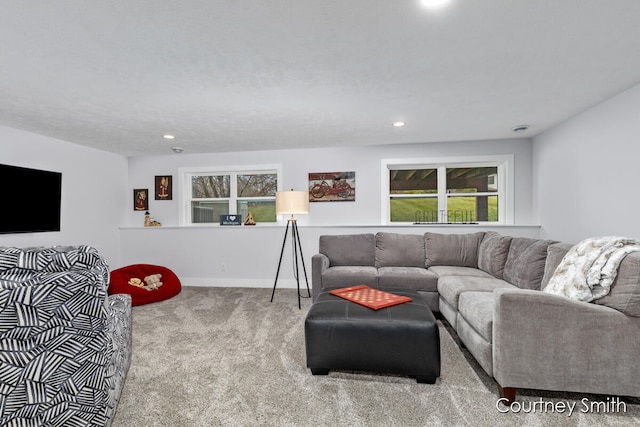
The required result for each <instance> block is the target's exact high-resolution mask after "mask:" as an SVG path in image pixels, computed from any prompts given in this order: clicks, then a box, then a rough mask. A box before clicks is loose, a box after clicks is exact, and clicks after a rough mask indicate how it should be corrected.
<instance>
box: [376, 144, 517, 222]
mask: <svg viewBox="0 0 640 427" xmlns="http://www.w3.org/2000/svg"><path fill="white" fill-rule="evenodd" d="M510 157H511V156H501V157H498V158H495V159H492V160H487V159H486V158H482V159H476V161H473V159H465V160H464V161H463V160H459V159H458V161H456V160H457V159H448V160H441V161H433V160H432V161H431V162H428V163H427V162H426V161H425V163H422V162H420V163H416V160H385V161H383V180H384V182H383V188H384V189H387V190H388V191H385V200H384V203H383V205H384V206H385V208H384V209H383V222H390V223H407V222H411V223H476V222H492V223H510V222H511V218H512V209H511V208H508V206H511V204H512V201H511V200H507V198H508V197H507V194H509V192H508V191H507V190H508V188H507V187H509V188H511V187H512V185H508V183H509V182H510V181H509V180H508V179H507V178H508V175H510V176H512V174H509V173H508V170H509V166H510V164H511V163H512V162H510V161H509V159H510ZM509 199H512V198H509Z"/></svg>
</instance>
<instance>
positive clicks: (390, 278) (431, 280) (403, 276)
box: [378, 267, 438, 292]
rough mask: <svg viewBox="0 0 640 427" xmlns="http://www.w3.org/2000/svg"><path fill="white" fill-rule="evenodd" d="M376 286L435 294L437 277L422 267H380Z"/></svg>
mask: <svg viewBox="0 0 640 427" xmlns="http://www.w3.org/2000/svg"><path fill="white" fill-rule="evenodd" d="M378 285H379V286H380V287H381V288H404V289H412V290H415V291H422V292H437V291H438V275H437V274H435V273H434V272H432V271H429V270H427V269H426V268H424V267H380V268H378Z"/></svg>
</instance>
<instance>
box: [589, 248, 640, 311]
mask: <svg viewBox="0 0 640 427" xmlns="http://www.w3.org/2000/svg"><path fill="white" fill-rule="evenodd" d="M593 302H594V303H595V304H599V305H606V306H607V307H611V308H614V309H616V310H618V311H621V312H623V313H624V314H626V315H627V316H634V317H640V253H639V252H633V253H630V254H628V255H627V256H626V257H625V258H624V259H623V260H622V262H621V263H620V266H619V267H618V275H617V276H616V280H614V282H613V284H612V285H611V290H610V291H609V293H608V294H607V295H605V296H603V297H602V298H598V299H597V300H594V301H593Z"/></svg>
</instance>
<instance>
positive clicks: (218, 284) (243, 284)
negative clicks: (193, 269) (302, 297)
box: [180, 277, 311, 289]
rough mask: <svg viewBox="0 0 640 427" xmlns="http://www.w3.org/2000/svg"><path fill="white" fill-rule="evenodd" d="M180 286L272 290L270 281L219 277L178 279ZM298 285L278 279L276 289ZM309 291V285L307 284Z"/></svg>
mask: <svg viewBox="0 0 640 427" xmlns="http://www.w3.org/2000/svg"><path fill="white" fill-rule="evenodd" d="M180 282H181V283H182V286H196V287H212V288H273V280H272V279H221V278H219V277H216V278H214V277H211V278H207V277H180ZM297 287H298V283H297V282H296V281H295V279H286V280H285V279H278V284H277V286H276V289H277V288H287V289H296V288H297ZM305 287H306V283H305V282H304V280H303V281H302V282H301V283H300V289H304V288H305ZM309 289H311V283H309Z"/></svg>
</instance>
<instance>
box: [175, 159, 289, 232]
mask: <svg viewBox="0 0 640 427" xmlns="http://www.w3.org/2000/svg"><path fill="white" fill-rule="evenodd" d="M181 176H182V177H183V188H184V195H185V197H184V198H183V205H184V212H183V213H184V215H183V220H182V223H183V224H218V223H219V222H220V215H241V216H242V219H243V220H244V219H246V218H247V216H248V215H249V213H251V215H252V216H253V219H254V220H255V221H256V222H276V191H278V176H279V171H278V169H276V168H268V169H266V168H265V169H254V168H247V169H243V168H235V170H224V171H222V170H215V171H213V170H208V171H207V170H187V171H183V173H182V174H181ZM186 196H188V197H186Z"/></svg>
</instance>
